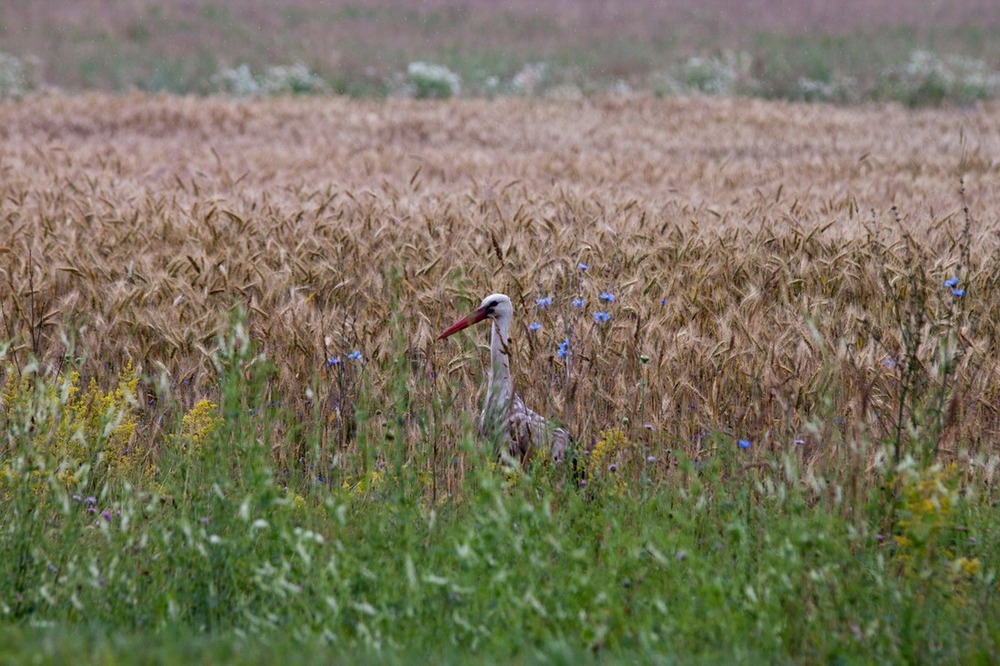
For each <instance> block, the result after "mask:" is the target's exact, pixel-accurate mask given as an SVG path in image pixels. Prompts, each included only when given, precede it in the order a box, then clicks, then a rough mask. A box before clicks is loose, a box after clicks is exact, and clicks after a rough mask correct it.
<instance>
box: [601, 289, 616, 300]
mask: <svg viewBox="0 0 1000 666" xmlns="http://www.w3.org/2000/svg"><path fill="white" fill-rule="evenodd" d="M601 300H602V301H607V302H608V303H614V302H615V295H614V294H612V293H611V292H610V291H606V292H604V293H603V294H601Z"/></svg>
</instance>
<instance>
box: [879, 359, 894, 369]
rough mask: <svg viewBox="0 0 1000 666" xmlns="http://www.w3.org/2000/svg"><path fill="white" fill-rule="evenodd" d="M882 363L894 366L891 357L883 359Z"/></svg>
mask: <svg viewBox="0 0 1000 666" xmlns="http://www.w3.org/2000/svg"><path fill="white" fill-rule="evenodd" d="M882 365H885V366H888V367H890V368H895V367H896V362H895V361H893V360H892V359H891V358H887V359H885V360H884V361H882Z"/></svg>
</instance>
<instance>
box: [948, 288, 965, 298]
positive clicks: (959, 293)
mask: <svg viewBox="0 0 1000 666" xmlns="http://www.w3.org/2000/svg"><path fill="white" fill-rule="evenodd" d="M951 293H952V295H953V296H954V297H955V298H962V296H965V290H964V289H952V290H951Z"/></svg>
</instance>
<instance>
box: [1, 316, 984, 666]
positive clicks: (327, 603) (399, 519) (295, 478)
mask: <svg viewBox="0 0 1000 666" xmlns="http://www.w3.org/2000/svg"><path fill="white" fill-rule="evenodd" d="M240 330H241V329H240V326H239V324H238V321H237V323H236V324H235V328H234V332H233V335H232V336H231V337H230V338H229V339H228V340H227V341H222V342H221V343H220V346H219V348H218V349H217V350H216V351H215V353H214V357H215V358H216V362H217V367H218V368H219V370H220V379H219V384H218V389H217V400H218V405H219V406H218V407H217V408H212V409H209V410H207V412H205V413H206V414H207V415H208V416H209V418H210V420H211V422H212V423H213V424H214V427H208V426H206V425H205V423H206V421H197V420H193V419H191V418H189V419H188V421H187V422H186V424H182V423H176V424H168V425H167V428H168V430H169V431H170V432H171V433H173V434H172V435H167V436H165V437H163V438H161V441H162V442H164V443H163V444H161V450H160V451H159V455H158V460H159V464H158V466H157V467H156V468H155V469H148V468H144V467H143V465H144V462H143V461H144V460H146V459H144V458H142V456H137V455H135V454H134V453H129V452H127V451H126V452H125V453H115V449H114V447H113V442H115V441H117V440H116V433H117V432H119V431H118V429H119V428H122V427H125V428H127V427H128V424H129V423H131V421H130V420H129V419H130V417H129V416H128V412H129V410H130V409H135V408H134V407H129V406H128V405H130V404H131V403H130V399H131V398H130V395H129V394H128V391H129V390H130V389H129V388H128V386H129V384H128V383H127V382H124V380H123V382H124V383H123V384H121V385H120V387H124V388H123V389H122V390H121V392H119V393H114V392H107V393H105V392H100V391H99V389H95V390H97V391H98V393H96V394H93V395H96V396H97V397H96V398H85V399H83V400H78V401H76V402H74V398H73V395H77V396H79V395H80V394H73V393H72V391H71V390H70V389H68V388H67V387H68V386H69V384H67V383H66V380H65V379H62V380H60V379H58V378H56V377H54V376H52V375H50V374H46V373H40V374H38V375H36V377H35V381H34V383H32V382H31V381H29V382H28V384H26V385H25V386H29V387H31V386H33V388H24V389H20V390H19V391H14V390H13V389H12V388H11V384H10V383H8V389H7V391H6V392H5V394H6V398H5V405H7V409H6V410H5V412H4V416H3V418H4V427H5V430H4V431H5V433H6V438H5V441H4V449H3V457H2V461H3V475H2V477H0V491H2V492H3V495H4V501H3V503H2V505H0V589H2V590H3V592H2V596H0V617H2V618H3V619H2V621H0V639H2V640H0V646H3V647H0V662H8V661H9V662H12V663H14V662H21V661H23V660H27V659H31V660H35V659H40V660H41V661H42V662H49V663H58V662H61V661H63V660H65V659H67V658H69V657H70V656H73V657H74V658H75V659H77V660H83V661H93V662H102V663H116V662H119V661H123V662H133V661H141V662H147V661H148V662H169V663H174V662H179V661H182V660H183V661H190V660H192V659H193V660H194V661H196V662H204V663H213V662H214V663H217V662H219V661H226V662H245V663H258V662H259V663H265V662H269V661H271V660H273V659H274V658H275V657H276V656H278V655H282V658H283V659H290V660H292V661H295V662H311V661H316V660H324V661H327V660H329V659H330V656H331V655H335V656H336V657H337V658H338V659H341V660H345V661H359V662H365V661H371V662H378V663H385V662H386V661H389V662H400V663H402V662H407V663H409V662H412V661H414V660H423V659H426V658H428V657H430V656H433V657H435V658H436V659H438V660H439V661H443V662H449V663H450V662H454V663H468V660H469V659H473V660H475V661H512V660H516V661H525V662H535V661H546V662H548V661H554V662H557V663H569V662H579V661H581V660H583V661H591V660H596V659H600V660H602V661H603V660H605V659H608V660H612V661H628V662H635V661H650V662H653V661H659V662H665V663H672V662H682V663H690V662H719V661H723V662H726V663H761V662H762V661H766V662H768V663H801V662H803V661H805V662H820V661H823V662H838V663H872V662H896V663H898V662H913V663H916V662H926V663H975V662H981V663H988V662H989V661H990V660H991V659H992V658H993V657H992V655H994V654H996V651H997V650H998V649H1000V645H998V644H997V643H998V637H1000V603H998V599H997V582H996V578H995V575H996V571H997V568H998V565H1000V557H998V552H1000V551H998V549H997V546H998V541H1000V530H998V528H997V525H998V520H997V519H998V517H1000V516H998V515H997V513H998V511H997V506H996V501H995V499H994V498H993V496H992V495H991V492H990V490H989V487H988V486H987V484H986V482H985V481H983V480H981V479H978V480H977V479H976V478H974V477H972V476H970V475H965V474H961V473H960V472H958V471H957V470H952V469H950V468H940V467H927V468H920V467H918V466H916V465H914V464H913V463H912V462H908V463H905V464H904V465H903V466H902V467H900V468H894V467H892V466H890V465H888V464H887V463H885V462H883V463H882V464H879V465H876V468H875V471H873V472H868V473H865V472H863V471H861V470H862V468H863V467H864V464H865V463H864V461H865V460H866V459H868V455H867V454H866V453H865V449H864V448H863V447H862V448H860V449H857V448H855V449H852V448H851V447H848V446H846V444H844V445H841V447H840V448H839V449H838V451H839V452H837V453H836V454H834V453H833V452H831V453H830V454H828V456H827V457H828V460H829V461H830V462H834V461H836V462H837V464H832V465H830V466H829V468H828V472H827V473H826V474H825V475H820V474H819V472H818V471H817V470H816V468H815V467H814V466H811V465H809V464H807V463H805V462H804V461H803V460H802V459H801V457H800V454H799V452H798V451H796V450H794V449H793V450H789V451H786V452H784V453H780V454H776V455H775V456H774V457H773V458H772V459H770V460H768V461H767V462H766V463H764V464H758V465H753V466H751V465H747V464H745V463H744V462H743V455H745V453H744V452H743V449H740V448H739V447H737V446H736V445H735V444H734V443H733V442H732V440H731V439H729V438H728V437H723V436H718V437H716V436H710V437H709V438H708V439H707V440H706V441H705V442H704V446H705V450H706V452H707V454H706V456H705V457H704V459H703V460H702V461H701V462H698V463H694V462H692V461H689V460H686V459H685V458H684V457H683V456H680V455H679V454H672V453H671V452H670V451H669V450H666V449H664V450H663V455H661V456H660V457H659V459H654V460H651V461H647V462H646V463H645V466H642V465H641V464H640V465H639V466H633V467H632V468H630V469H629V470H628V472H626V471H624V470H622V471H621V472H620V474H621V476H615V474H612V473H608V474H604V473H594V474H592V475H591V476H590V477H589V478H588V479H587V483H586V484H581V483H580V482H579V480H578V478H577V476H576V474H575V473H574V472H573V471H572V470H571V468H570V466H569V465H567V466H566V468H558V467H557V468H553V467H550V466H548V465H545V464H540V465H536V466H535V467H532V468H530V469H529V470H527V472H526V473H523V474H522V473H516V472H513V471H505V470H504V469H502V468H500V469H496V468H495V465H494V464H492V460H491V459H490V458H489V456H488V455H487V454H485V453H484V452H483V450H482V447H480V446H479V445H478V443H477V440H476V439H475V436H474V435H473V433H472V428H471V426H470V425H469V424H468V422H465V425H461V426H460V427H459V429H458V431H457V433H456V437H457V441H456V451H457V452H460V458H461V460H460V459H459V456H458V455H456V457H455V464H456V465H458V464H459V463H460V464H461V465H462V466H463V467H464V468H465V470H466V471H465V476H464V481H463V482H462V483H461V484H460V485H459V486H458V487H457V491H456V492H453V493H451V495H450V496H449V497H444V493H443V492H438V491H436V490H435V488H436V487H437V486H438V485H439V484H440V483H441V480H440V479H438V478H435V477H434V476H432V475H431V474H429V473H427V472H425V471H424V470H426V469H435V468H434V467H433V466H432V465H431V466H429V465H427V464H426V463H427V461H429V460H430V459H431V456H432V455H436V452H432V451H429V450H427V447H425V446H422V445H421V443H420V442H418V443H417V447H416V453H415V454H412V455H407V454H406V453H404V452H403V451H402V450H401V449H400V448H398V447H397V448H393V442H395V441H400V440H399V439H398V436H397V435H391V437H390V438H389V439H387V440H386V441H378V442H376V441H371V440H370V439H369V438H368V437H367V436H366V435H365V432H366V431H365V419H366V418H367V417H366V416H365V415H366V414H368V413H370V411H371V410H373V409H377V408H381V407H382V403H384V402H385V401H386V400H387V401H388V404H389V405H391V404H393V401H398V400H405V396H404V395H402V394H400V395H396V394H395V393H392V392H391V393H392V394H391V395H390V396H388V397H387V398H385V399H384V400H383V401H381V402H380V403H376V402H373V398H372V397H366V396H365V395H364V394H363V386H364V379H363V375H362V377H361V378H360V379H359V382H360V386H361V387H362V394H361V395H360V396H359V398H358V401H357V407H356V409H355V413H356V414H357V415H358V419H359V420H358V423H357V428H358V430H357V435H356V437H357V439H356V442H355V444H354V446H356V447H357V448H356V451H357V453H356V455H354V456H351V459H350V460H347V459H345V460H342V461H341V462H339V463H337V462H335V463H334V464H333V466H332V467H330V468H325V469H322V470H321V469H320V468H319V464H318V462H317V461H318V460H319V459H320V458H321V455H320V454H321V453H322V451H321V449H322V447H323V444H322V437H323V433H322V429H321V428H315V427H305V428H302V429H298V430H296V429H295V423H296V422H298V421H299V420H300V419H299V418H298V417H297V416H296V415H293V414H286V413H283V412H282V410H281V408H280V406H274V407H273V408H270V409H255V408H254V407H253V406H254V405H259V404H262V403H263V401H265V400H267V399H268V393H267V388H266V385H267V380H268V375H269V368H268V364H267V362H266V361H265V360H264V359H263V358H262V357H261V356H259V355H257V354H255V353H254V352H253V350H252V348H251V347H250V346H248V345H247V341H246V340H245V338H243V337H242V336H241V333H240ZM407 367H408V365H407V364H400V365H399V366H398V367H397V368H396V371H397V372H398V373H400V374H401V375H405V373H406V372H407ZM25 371H26V372H28V369H26V370H25ZM8 372H13V369H12V368H8ZM125 374H126V375H127V373H125ZM405 385H406V384H405V377H401V382H400V386H402V387H405ZM132 386H134V384H133V385H132ZM88 395H90V394H88ZM101 396H105V397H104V398H102V397H101ZM108 396H110V397H108ZM160 399H163V400H167V399H169V396H168V395H162V396H160ZM92 404H104V405H110V406H109V407H107V409H106V410H105V411H101V410H98V411H92V410H91V411H87V410H88V409H90V408H89V407H84V405H92ZM272 404H273V403H272ZM102 409H104V408H102ZM192 411H194V410H192ZM188 413H189V414H191V413H192V412H191V411H189V412H188ZM73 414H76V415H77V416H72V415H73ZM73 418H76V419H77V420H78V421H77V422H85V423H87V424H90V425H87V426H86V428H91V430H87V432H89V433H90V434H89V435H86V436H85V439H86V438H96V440H97V442H98V444H97V446H96V449H98V450H99V452H98V453H97V455H93V451H94V450H95V447H93V446H92V447H91V449H90V450H91V452H92V454H91V455H89V456H83V458H82V459H78V460H77V461H76V462H74V461H73V460H71V456H62V457H60V456H59V455H58V454H57V453H58V452H59V451H66V450H70V449H69V448H67V447H71V445H72V444H73V443H74V442H77V441H78V440H76V439H75V436H74V435H73V434H72V433H73V432H74V431H73V429H72V428H71V427H62V426H64V425H67V424H69V425H71V423H72V419H73ZM95 418H96V421H95V420H94V419H95ZM417 418H419V419H427V418H429V417H428V416H427V415H424V416H420V415H419V414H418V416H417ZM46 419H52V421H51V422H46ZM422 427H433V424H430V423H424V424H423V425H422ZM390 434H391V433H390ZM132 441H133V442H136V441H138V442H141V441H142V440H141V439H140V440H132ZM102 442H103V446H104V449H100V447H101V446H102V444H101V443H102ZM868 444H871V445H872V446H875V447H876V449H877V448H878V447H879V445H878V444H877V443H868ZM276 445H280V446H281V447H286V448H289V449H291V450H297V451H301V452H302V455H301V458H300V459H299V460H298V461H297V462H293V463H292V464H291V465H289V466H285V467H282V466H279V465H278V464H276V462H275V460H274V457H273V456H272V451H273V450H276V448H275V447H276ZM624 445H626V446H627V445H628V443H627V442H626V443H625V444H624ZM831 445H832V444H831ZM599 446H600V445H595V446H594V452H591V455H595V452H596V451H597V450H598V448H599ZM579 453H580V455H581V456H583V451H579ZM449 455H453V454H449ZM377 460H378V461H381V462H382V463H384V465H383V464H376V461H377ZM881 460H883V461H884V460H885V458H881ZM114 461H119V462H120V464H119V466H118V467H117V468H115V467H113V463H114ZM584 465H586V456H584V457H583V458H582V460H581V462H580V463H579V464H578V465H577V468H578V469H579V468H580V467H582V466H584ZM113 469H114V470H116V471H114V472H113V473H112V471H111V470H113ZM67 472H72V473H73V474H72V476H71V477H70V478H69V480H67V476H66V473H67ZM435 473H436V472H435ZM963 558H964V559H963ZM963 563H965V565H966V569H964V570H963V568H962V564H963Z"/></svg>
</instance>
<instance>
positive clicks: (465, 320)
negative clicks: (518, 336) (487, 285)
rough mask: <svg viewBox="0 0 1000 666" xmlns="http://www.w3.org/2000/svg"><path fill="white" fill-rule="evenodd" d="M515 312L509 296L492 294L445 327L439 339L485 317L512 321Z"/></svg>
mask: <svg viewBox="0 0 1000 666" xmlns="http://www.w3.org/2000/svg"><path fill="white" fill-rule="evenodd" d="M513 314H514V306H513V305H511V303H510V299H509V298H507V296H505V295H504V294H491V295H490V296H487V297H486V298H484V299H483V302H482V304H481V305H480V306H479V307H478V308H476V309H475V310H473V311H472V312H471V313H469V314H468V315H466V316H464V317H462V318H461V319H459V320H458V321H456V322H455V323H454V324H452V325H451V326H449V327H448V328H447V329H445V331H444V332H443V333H442V334H441V335H439V336H438V337H437V339H438V340H442V339H444V338H447V337H448V336H449V335H451V334H452V333H458V332H459V331H461V330H462V329H465V328H468V327H469V326H472V325H473V324H478V323H479V322H481V321H483V320H485V319H492V320H494V321H503V320H506V321H510V318H511V315H513Z"/></svg>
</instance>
